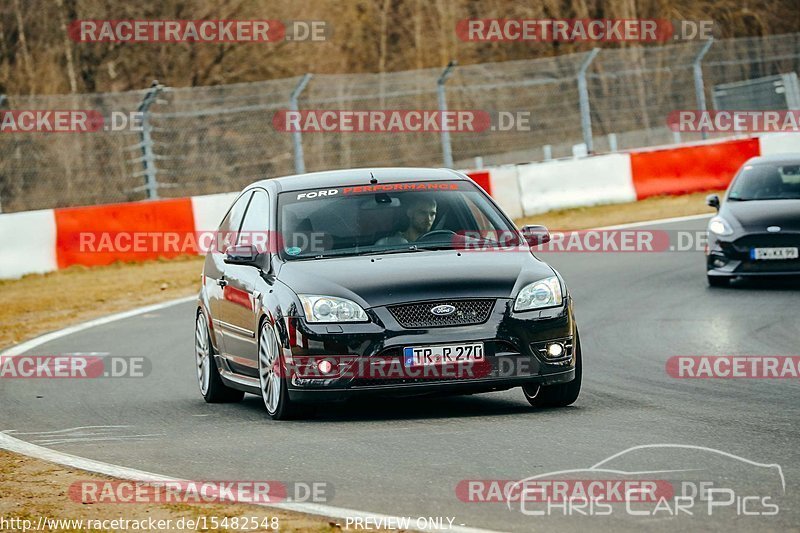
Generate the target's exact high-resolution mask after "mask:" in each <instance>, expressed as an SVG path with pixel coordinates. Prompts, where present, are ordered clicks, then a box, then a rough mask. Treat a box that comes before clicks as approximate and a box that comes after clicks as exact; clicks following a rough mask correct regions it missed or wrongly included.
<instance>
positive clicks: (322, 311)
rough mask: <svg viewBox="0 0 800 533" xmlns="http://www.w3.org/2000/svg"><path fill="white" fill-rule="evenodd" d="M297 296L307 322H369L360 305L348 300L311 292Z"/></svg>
mask: <svg viewBox="0 0 800 533" xmlns="http://www.w3.org/2000/svg"><path fill="white" fill-rule="evenodd" d="M298 296H299V297H300V302H301V303H302V304H303V311H305V313H306V320H308V321H309V322H369V318H367V313H365V312H364V310H363V309H362V308H361V306H360V305H358V304H357V303H355V302H351V301H350V300H345V299H344V298H335V297H333V296H316V295H312V294H299V295H298Z"/></svg>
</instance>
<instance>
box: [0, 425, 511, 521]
mask: <svg viewBox="0 0 800 533" xmlns="http://www.w3.org/2000/svg"><path fill="white" fill-rule="evenodd" d="M0 448H2V449H4V450H8V451H10V452H14V453H18V454H21V455H25V456H28V457H33V458H36V459H41V460H43V461H49V462H51V463H56V464H59V465H62V466H67V467H71V468H76V469H79V470H84V471H87V472H94V473H97V474H103V475H106V476H111V477H115V478H118V479H128V480H132V481H141V482H157V481H162V482H163V481H186V480H184V479H176V478H174V477H167V476H163V475H160V474H153V473H151V472H146V471H144V470H136V469H134V468H127V467H124V466H118V465H113V464H110V463H104V462H102V461H95V460H93V459H86V458H83V457H78V456H76V455H71V454H68V453H63V452H59V451H56V450H53V449H50V448H45V447H42V446H38V445H36V444H31V443H30V442H27V441H24V440H20V439H17V438H14V437H12V436H11V435H8V434H6V433H3V432H0ZM231 503H236V502H231ZM254 505H258V506H260V507H267V508H275V509H281V510H285V511H293V512H297V513H304V514H310V515H315V516H322V517H326V518H338V519H342V520H346V519H348V518H362V519H366V518H370V519H371V520H372V521H377V520H382V521H383V523H384V524H386V523H387V522H388V521H391V522H388V523H392V522H394V523H397V522H396V521H397V520H398V519H399V518H400V517H398V516H390V515H384V514H378V513H371V512H366V511H358V510H355V509H347V508H343V507H332V506H329V505H321V504H316V503H273V504H265V503H259V504H254ZM420 516H422V515H420ZM413 518H414V517H411V519H412V520H413ZM414 531H441V530H440V529H435V528H429V529H422V530H417V529H414ZM447 531H454V532H456V533H495V532H494V531H492V530H489V529H478V528H470V527H464V526H453V527H450V528H448V529H447Z"/></svg>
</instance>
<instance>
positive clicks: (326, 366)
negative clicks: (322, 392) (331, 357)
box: [317, 359, 333, 374]
mask: <svg viewBox="0 0 800 533" xmlns="http://www.w3.org/2000/svg"><path fill="white" fill-rule="evenodd" d="M317 368H319V371H320V372H322V373H323V374H327V373H329V372H330V371H331V370H333V365H332V364H331V362H330V361H328V360H327V359H326V360H324V361H320V362H319V363H317Z"/></svg>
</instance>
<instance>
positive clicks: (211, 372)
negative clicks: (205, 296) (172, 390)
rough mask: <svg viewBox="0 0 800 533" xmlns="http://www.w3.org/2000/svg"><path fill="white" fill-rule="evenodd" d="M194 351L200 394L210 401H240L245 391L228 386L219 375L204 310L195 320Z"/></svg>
mask: <svg viewBox="0 0 800 533" xmlns="http://www.w3.org/2000/svg"><path fill="white" fill-rule="evenodd" d="M194 353H195V365H196V366H197V383H198V385H200V394H202V395H203V398H205V400H206V401H207V402H208V403H228V402H239V401H241V400H242V398H244V392H242V391H239V390H236V389H232V388H230V387H228V386H226V385H225V384H224V383H223V382H222V378H221V377H220V376H219V370H218V369H217V362H216V360H215V358H214V346H212V344H211V339H210V337H209V334H208V322H207V321H206V315H205V313H203V311H202V310H201V311H199V312H198V313H197V321H196V322H195V329H194Z"/></svg>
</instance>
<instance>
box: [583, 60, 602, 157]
mask: <svg viewBox="0 0 800 533" xmlns="http://www.w3.org/2000/svg"><path fill="white" fill-rule="evenodd" d="M599 53H600V49H599V48H593V49H592V51H591V52H589V55H587V56H586V58H585V59H584V60H583V63H581V66H580V68H579V69H578V105H579V106H580V110H581V131H583V143H584V144H585V145H586V152H587V153H589V154H591V153H592V152H593V151H594V145H593V143H592V116H591V109H590V108H589V87H588V86H587V85H586V71H587V70H588V69H589V65H591V64H592V61H594V58H595V57H597V54H599Z"/></svg>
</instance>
